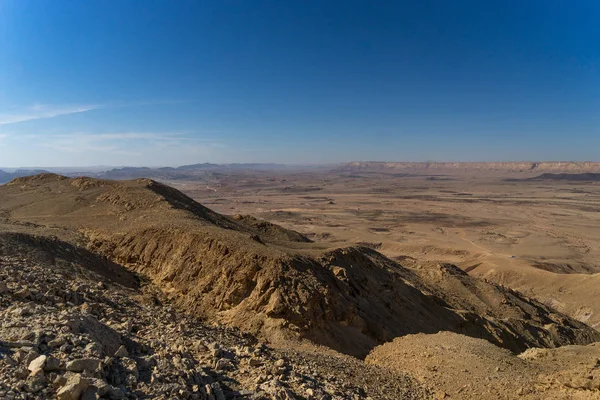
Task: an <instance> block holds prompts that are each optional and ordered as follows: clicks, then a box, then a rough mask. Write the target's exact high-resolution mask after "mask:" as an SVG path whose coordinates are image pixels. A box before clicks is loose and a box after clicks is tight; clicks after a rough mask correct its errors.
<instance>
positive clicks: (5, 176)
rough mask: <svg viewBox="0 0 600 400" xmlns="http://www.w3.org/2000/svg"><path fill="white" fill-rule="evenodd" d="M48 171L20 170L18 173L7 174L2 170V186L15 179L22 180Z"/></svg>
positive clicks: (0, 175)
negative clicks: (24, 177)
mask: <svg viewBox="0 0 600 400" xmlns="http://www.w3.org/2000/svg"><path fill="white" fill-rule="evenodd" d="M46 172H48V171H45V170H41V169H18V170H16V171H12V172H7V171H3V170H0V184H3V183H6V182H10V181H11V180H13V179H15V178H21V177H23V176H29V175H36V174H42V173H46Z"/></svg>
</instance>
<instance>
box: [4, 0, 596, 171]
mask: <svg viewBox="0 0 600 400" xmlns="http://www.w3.org/2000/svg"><path fill="white" fill-rule="evenodd" d="M598 21H600V2H598V1H596V0H578V1H575V2H573V1H555V0H543V1H542V0H539V1H538V0H528V1H522V0H520V1H514V0H504V1H495V0H490V1H480V0H477V1H470V0H465V1H445V0H444V1H427V0H425V1H385V2H384V1H352V0H346V1H312V0H306V1H292V0H289V1H278V0H273V1H259V0H256V1H254V0H238V1H234V0H223V1H183V0H182V1H167V0H165V1H151V0H140V1H130V0H115V1H109V0H101V1H100V0H98V1H96V0H86V1H54V0H47V1H41V0H39V1H28V0H0V166H4V167H20V166H85V165H152V166H156V165H181V164H189V163H196V162H284V163H316V162H340V161H352V160H388V161H426V160H437V161H485V160H494V161H510V160H600V64H599V63H600V23H598Z"/></svg>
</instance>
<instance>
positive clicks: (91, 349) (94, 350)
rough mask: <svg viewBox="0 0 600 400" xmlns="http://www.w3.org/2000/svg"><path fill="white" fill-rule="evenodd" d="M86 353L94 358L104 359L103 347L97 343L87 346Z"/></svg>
mask: <svg viewBox="0 0 600 400" xmlns="http://www.w3.org/2000/svg"><path fill="white" fill-rule="evenodd" d="M84 351H85V352H86V353H87V354H89V355H92V356H94V357H102V356H103V353H102V346H101V345H99V344H98V343H95V342H92V343H88V344H87V346H85V349H84Z"/></svg>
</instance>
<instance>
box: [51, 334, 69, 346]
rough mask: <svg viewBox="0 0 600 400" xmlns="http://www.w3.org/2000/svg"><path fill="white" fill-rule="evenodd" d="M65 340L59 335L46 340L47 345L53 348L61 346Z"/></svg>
mask: <svg viewBox="0 0 600 400" xmlns="http://www.w3.org/2000/svg"><path fill="white" fill-rule="evenodd" d="M66 342H67V339H66V338H65V337H64V336H59V337H57V338H56V339H52V340H51V341H49V342H48V347H51V348H55V347H61V346H62V345H63V344H65V343H66Z"/></svg>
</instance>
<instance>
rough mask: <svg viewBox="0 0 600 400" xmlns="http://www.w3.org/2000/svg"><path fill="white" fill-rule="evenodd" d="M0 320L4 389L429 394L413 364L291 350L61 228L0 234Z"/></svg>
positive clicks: (118, 394) (191, 394)
mask: <svg viewBox="0 0 600 400" xmlns="http://www.w3.org/2000/svg"><path fill="white" fill-rule="evenodd" d="M0 321H2V322H1V323H0V398H1V399H39V400H45V399H55V398H56V399H59V400H78V399H85V400H88V399H98V398H102V399H138V398H153V399H212V400H224V399H332V400H333V399H339V400H342V399H364V398H368V397H370V398H377V399H389V400H393V399H398V398H405V399H424V398H427V397H428V392H427V390H425V389H422V388H421V387H420V385H418V384H417V383H416V382H415V381H414V380H413V379H412V378H410V377H408V376H406V375H404V374H395V373H394V374H393V373H391V372H388V371H386V370H383V369H382V368H380V367H377V366H368V365H365V364H363V363H361V362H359V361H357V360H355V359H352V358H350V357H347V356H343V355H339V354H327V352H323V351H321V352H320V353H316V352H314V351H313V352H303V351H299V352H296V353H294V354H293V358H292V357H290V356H289V355H288V354H286V353H284V352H281V351H277V350H274V349H272V348H269V347H268V346H266V345H265V344H264V343H262V342H260V341H258V340H257V339H256V338H254V337H252V336H249V335H246V334H243V333H241V332H240V331H238V330H235V329H228V328H225V327H222V326H214V325H208V324H206V323H203V322H201V321H199V320H198V319H196V318H194V317H193V316H189V315H184V314H182V313H181V312H179V311H177V309H176V308H175V307H173V305H172V304H170V302H169V301H168V299H167V298H166V297H165V296H164V295H163V294H162V293H161V291H160V290H159V289H158V288H157V287H155V286H154V285H153V284H151V283H149V282H143V281H142V282H140V280H139V279H138V278H137V276H136V275H135V274H134V273H131V272H129V271H127V270H125V269H123V268H122V267H121V266H118V265H116V264H113V263H111V262H110V261H109V260H106V259H104V258H102V257H98V256H95V255H93V254H91V253H89V252H86V251H85V250H82V249H77V248H75V247H73V246H72V245H71V244H68V243H65V242H62V241H60V240H57V239H47V238H42V237H35V236H28V235H25V234H7V233H3V234H0ZM331 365H337V366H338V367H339V368H338V369H334V370H332V369H331V368H330V366H331Z"/></svg>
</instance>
